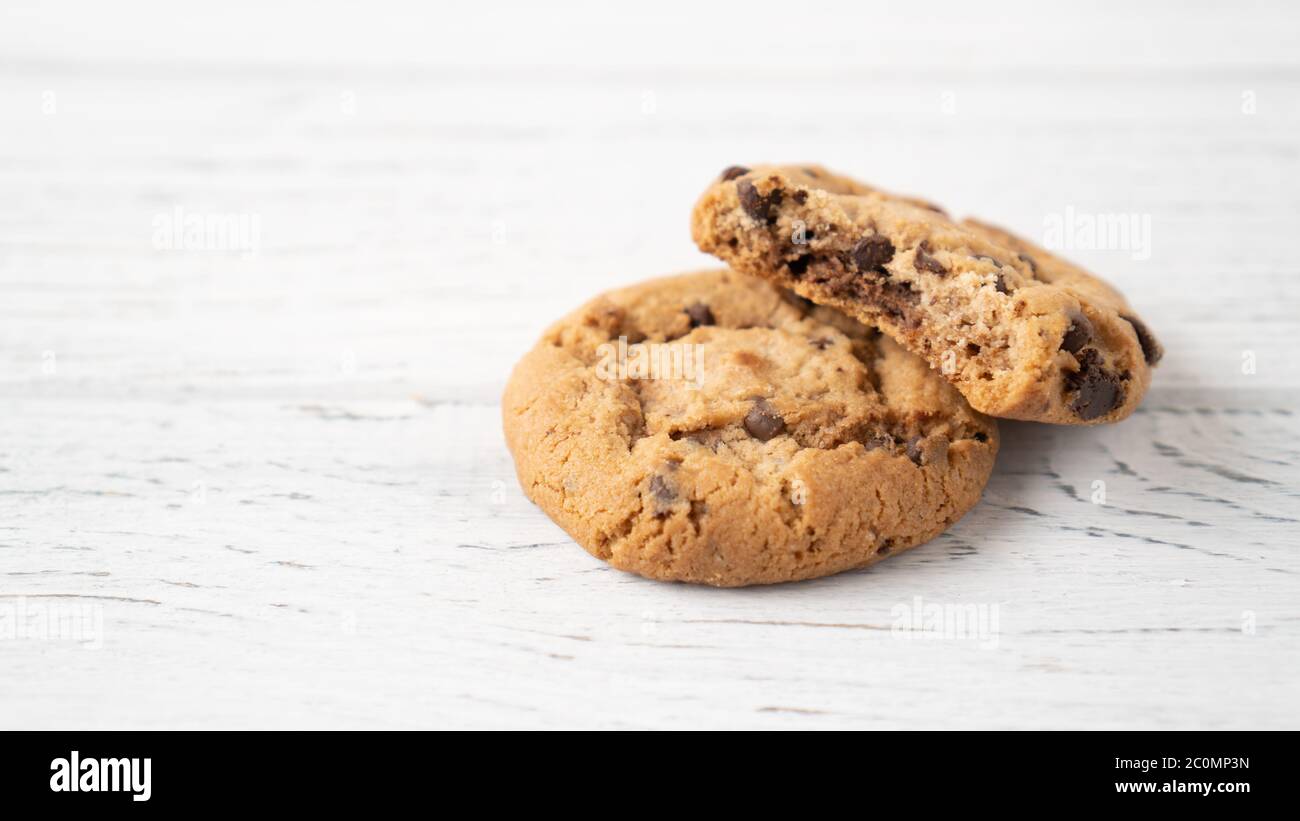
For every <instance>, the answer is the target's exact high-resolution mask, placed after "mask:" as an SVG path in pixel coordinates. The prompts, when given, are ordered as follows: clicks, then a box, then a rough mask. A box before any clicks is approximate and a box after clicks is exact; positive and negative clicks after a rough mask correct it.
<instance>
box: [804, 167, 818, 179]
mask: <svg viewBox="0 0 1300 821" xmlns="http://www.w3.org/2000/svg"><path fill="white" fill-rule="evenodd" d="M803 173H805V174H807V175H808V176H810V177H812V178H813V179H814V180H815V179H817V178H818V177H820V176H821V174H818V173H817V169H816V168H805V169H804V170H803Z"/></svg>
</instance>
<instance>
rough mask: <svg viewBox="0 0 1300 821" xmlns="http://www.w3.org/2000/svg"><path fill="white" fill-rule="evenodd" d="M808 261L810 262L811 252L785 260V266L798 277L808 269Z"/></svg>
mask: <svg viewBox="0 0 1300 821" xmlns="http://www.w3.org/2000/svg"><path fill="white" fill-rule="evenodd" d="M810 262H812V254H804V255H803V256H801V257H799V258H798V259H792V260H790V261H789V262H787V263H786V264H785V267H787V268H789V269H790V273H791V274H794V275H795V276H797V277H800V276H803V274H804V272H805V271H807V270H808V263H810Z"/></svg>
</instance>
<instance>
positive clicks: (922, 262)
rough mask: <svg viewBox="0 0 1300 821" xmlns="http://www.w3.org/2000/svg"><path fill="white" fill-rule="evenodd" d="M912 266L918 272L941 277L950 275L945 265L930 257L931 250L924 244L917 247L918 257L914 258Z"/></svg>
mask: <svg viewBox="0 0 1300 821" xmlns="http://www.w3.org/2000/svg"><path fill="white" fill-rule="evenodd" d="M912 265H913V267H915V268H916V270H918V271H929V272H930V273H932V274H938V275H939V276H947V274H948V269H947V268H945V267H943V263H941V262H940V261H939V260H937V259H935V258H934V257H932V256H930V251H929V248H927V247H926V244H925V243H924V242H923V243H921V244H920V245H918V246H916V255H915V256H914V257H913V260H912Z"/></svg>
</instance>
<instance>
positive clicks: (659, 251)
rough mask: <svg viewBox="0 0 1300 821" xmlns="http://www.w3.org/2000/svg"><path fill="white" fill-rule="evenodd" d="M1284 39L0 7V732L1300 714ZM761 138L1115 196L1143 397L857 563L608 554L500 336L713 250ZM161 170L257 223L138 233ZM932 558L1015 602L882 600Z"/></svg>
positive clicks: (1007, 189) (1080, 23)
mask: <svg viewBox="0 0 1300 821" xmlns="http://www.w3.org/2000/svg"><path fill="white" fill-rule="evenodd" d="M1298 33H1300V12H1297V11H1296V7H1295V5H1294V4H1288V3H1286V2H1277V3H1233V4H1222V5H1216V4H1212V3H1185V2H1173V1H1172V0H1170V1H1169V2H1159V3H1150V4H1137V3H1132V2H1115V3H1078V4H1069V5H1068V6H1065V7H1060V6H1058V4H1047V3H1033V2H1026V3H1018V4H997V3H987V2H985V3H959V2H937V3H936V2H931V3H925V4H907V3H890V4H870V3H863V2H852V3H821V4H813V5H809V4H797V3H782V4H762V3H756V2H747V3H743V4H737V5H734V6H731V7H729V8H728V7H724V6H722V5H720V4H711V3H700V2H691V3H664V2H655V3H638V4H633V5H629V6H627V7H625V8H619V7H618V6H617V5H616V4H610V3H591V4H582V5H575V6H556V5H553V4H544V3H523V2H520V3H514V4H509V5H501V4H470V3H456V4H446V5H445V6H443V7H441V8H439V7H437V6H436V5H435V4H430V3H411V4H403V5H395V4H389V3H376V2H372V3H366V4H339V5H338V6H334V5H331V4H322V3H306V2H304V3H299V4H293V5H279V4H272V3H267V2H237V3H221V4H212V5H204V6H200V7H192V8H182V7H181V6H180V5H178V4H174V3H164V2H152V3H144V2H128V3H112V4H108V3H94V2H85V3H67V2H48V0H45V1H43V2H14V0H10V1H9V2H6V3H5V4H4V8H3V10H2V11H0V726H3V727H6V728H15V727H37V728H42V727H71V728H78V727H114V728H117V727H220V728H228V727H571V726H581V727H681V728H691V727H771V728H793V727H801V728H837V727H865V728H897V727H961V728H965V727H1003V728H1005V727H1027V728H1038V727H1086V728H1101V727H1117V728H1143V727H1145V728H1193V727H1208V728H1227V727H1257V728H1268V727H1289V728H1297V727H1300V701H1298V700H1297V699H1296V698H1295V692H1296V691H1295V681H1296V677H1297V675H1300V653H1298V652H1297V651H1300V597H1298V595H1297V594H1298V593H1300V583H1298V576H1297V574H1300V557H1298V556H1297V548H1298V547H1300V537H1297V535H1296V534H1297V526H1298V525H1300V509H1298V508H1300V505H1298V504H1297V499H1298V497H1300V487H1298V486H1300V482H1297V465H1300V445H1298V444H1297V439H1298V438H1300V416H1298V415H1297V414H1300V409H1297V407H1296V406H1297V401H1296V400H1297V398H1300V364H1297V359H1296V357H1295V354H1294V346H1295V344H1296V341H1297V339H1298V338H1300V321H1298V320H1297V317H1298V316H1300V290H1298V284H1300V260H1298V259H1297V253H1296V250H1295V247H1296V237H1297V225H1298V218H1300V139H1297V138H1298V137H1300V62H1298V58H1297V56H1296V51H1295V43H1296V42H1297V34H1298ZM761 161H790V162H800V161H808V162H820V163H824V164H826V165H827V166H829V167H831V168H834V169H837V170H841V171H843V172H845V173H849V174H852V175H854V176H858V177H860V178H862V179H864V180H867V181H869V182H872V183H875V184H878V185H881V186H884V187H887V188H892V189H895V190H899V191H904V192H910V193H915V194H919V195H922V196H925V197H927V198H930V199H933V200H935V201H938V202H940V203H943V204H944V205H946V206H947V207H948V208H949V210H951V211H952V212H953V213H955V214H959V215H961V214H972V215H978V216H980V217H983V218H985V219H987V220H989V221H993V222H996V223H1001V224H1003V225H1006V226H1007V227H1009V228H1012V229H1014V230H1018V231H1020V232H1022V233H1024V234H1026V235H1028V236H1029V237H1031V238H1035V239H1042V237H1043V232H1044V226H1045V225H1046V223H1047V221H1048V220H1050V219H1051V218H1052V216H1053V215H1060V214H1064V213H1065V211H1066V209H1067V208H1072V209H1074V210H1075V211H1076V212H1078V213H1088V214H1097V213H1105V214H1129V213H1135V214H1139V215H1149V216H1150V218H1151V224H1152V236H1151V256H1150V259H1146V260H1139V259H1134V258H1133V257H1134V254H1133V253H1132V252H1131V251H1129V250H1124V249H1120V250H1107V249H1097V248H1093V249H1083V250H1076V251H1071V252H1069V255H1070V256H1072V257H1073V258H1075V259H1076V260H1077V261H1079V262H1081V263H1082V264H1084V265H1085V266H1087V267H1089V268H1092V269H1094V270H1096V271H1098V272H1100V273H1102V274H1103V275H1104V276H1106V277H1107V278H1108V279H1110V280H1111V281H1113V282H1114V283H1115V284H1116V285H1118V286H1119V287H1120V288H1121V289H1122V290H1123V291H1124V292H1125V293H1126V294H1127V295H1128V297H1129V298H1130V300H1131V301H1132V302H1133V304H1134V305H1135V306H1136V307H1137V309H1138V310H1139V311H1140V313H1141V314H1142V316H1144V317H1145V318H1146V319H1147V320H1148V321H1149V324H1150V325H1151V327H1152V328H1153V329H1154V330H1155V331H1156V333H1157V334H1158V335H1159V337H1160V338H1161V340H1162V341H1163V342H1164V343H1165V345H1166V347H1167V348H1168V354H1167V357H1166V359H1165V362H1164V363H1163V364H1162V365H1161V367H1160V368H1159V369H1158V371H1157V373H1156V378H1155V383H1154V386H1153V388H1152V391H1151V393H1150V395H1149V396H1148V399H1147V401H1146V403H1145V405H1144V406H1143V407H1142V409H1141V410H1139V412H1138V413H1137V414H1136V415H1134V416H1133V417H1132V418H1131V419H1129V420H1128V421H1126V422H1124V423H1122V424H1120V425H1116V426H1112V427H1106V428H1092V429H1086V430H1079V429H1060V428H1052V427H1044V426H1037V425H1032V424H1023V423H1007V424H1005V425H1003V432H1004V437H1003V438H1004V446H1003V452H1002V454H1001V456H1000V458H999V463H998V467H997V470H996V474H995V476H994V477H993V479H992V481H991V483H990V485H989V487H988V489H987V491H986V493H985V497H984V501H983V502H982V503H981V504H980V505H979V506H978V507H977V508H976V509H975V510H974V511H972V512H971V513H970V514H969V515H967V517H966V518H965V519H963V520H962V521H961V522H960V523H959V524H958V525H957V526H956V527H954V528H953V529H952V530H951V531H950V532H948V533H946V534H944V535H943V536H941V537H940V538H938V539H936V540H935V541H934V542H932V543H930V544H929V545H926V546H924V547H921V548H918V549H917V550H914V551H912V552H910V553H907V554H905V555H902V556H899V557H897V558H894V559H891V560H889V561H887V562H885V563H883V564H881V565H878V566H877V567H875V568H872V569H871V570H869V571H865V572H859V573H850V574H845V575H842V576H839V577H836V578H832V579H826V580H821V581H816V582H810V583H803V584H798V585H788V586H783V587H774V588H766V589H751V590H739V591H736V590H733V591H719V590H711V589H702V588H693V587H686V586H681V585H665V584H656V583H652V582H648V581H644V580H641V579H638V578H636V577H632V576H628V575H625V574H621V573H619V572H617V571H614V570H612V569H610V568H608V567H606V566H605V565H603V564H601V563H600V562H598V561H596V560H595V559H592V558H590V557H589V556H588V555H587V554H586V553H585V552H583V551H582V550H581V549H580V548H578V547H577V546H575V545H574V544H573V543H572V542H571V541H570V540H569V539H568V538H567V537H566V536H565V535H564V533H563V532H562V531H560V530H559V529H558V528H557V527H555V526H554V525H553V524H551V523H550V522H549V520H548V519H547V518H546V517H545V516H544V515H543V514H541V513H540V512H539V511H538V510H537V509H536V508H534V507H533V506H532V505H531V504H529V503H528V502H527V500H526V499H524V498H523V496H522V494H521V492H520V489H519V487H518V485H517V483H516V481H515V478H514V475H513V470H512V466H511V463H510V460H509V455H508V454H507V453H506V451H505V448H504V444H503V442H502V437H501V434H500V421H499V415H498V414H499V408H498V400H499V396H500V392H501V389H502V387H503V385H504V381H505V379H506V376H507V374H508V372H509V369H510V367H511V365H512V364H513V363H514V361H515V360H516V359H517V358H518V357H519V356H520V355H522V353H523V352H524V351H525V350H526V349H527V348H528V347H529V346H530V345H531V344H532V342H533V341H534V340H535V339H536V337H537V335H538V334H539V333H540V331H541V330H542V329H543V327H544V326H545V325H547V324H549V323H550V322H551V321H552V320H553V319H555V318H557V317H558V316H560V315H561V314H563V313H564V312H566V311H568V310H570V309H572V308H573V307H575V306H576V305H578V304H579V303H581V302H583V301H585V300H586V299H587V298H589V297H590V296H592V295H593V294H594V293H596V292H598V291H600V290H603V289H605V288H608V287H612V286H616V285H622V284H627V283H631V282H634V281H637V280H639V279H643V278H646V277H649V276H656V275H661V274H666V273H672V272H675V271H681V270H689V269H692V268H700V267H706V266H709V265H710V263H709V261H708V259H707V258H706V257H704V256H703V255H701V254H700V253H699V252H697V251H696V250H695V249H694V247H693V246H692V244H691V242H690V239H689V235H688V230H687V220H688V214H689V210H690V207H691V204H692V202H693V201H694V198H695V197H696V196H697V195H698V193H699V191H700V190H701V189H702V188H703V187H704V186H705V185H706V184H707V183H708V182H709V180H711V179H712V178H713V177H714V176H715V175H716V174H717V173H718V171H719V170H720V169H721V168H723V167H725V166H727V165H730V164H733V163H752V162H761ZM176 208H180V209H182V210H183V213H190V214H234V215H242V216H244V217H248V218H255V219H256V220H257V223H258V225H259V228H260V233H259V236H258V240H259V242H258V247H257V249H256V252H255V253H251V254H242V253H231V252H226V251H220V250H205V249H204V248H202V247H198V248H193V247H191V248H186V249H181V250H164V249H160V248H158V247H157V245H156V243H155V237H154V233H155V223H156V221H157V220H158V219H163V220H166V219H168V218H169V216H168V215H172V214H174V213H176V212H175V209H176ZM1250 365H1253V372H1249V371H1251V370H1252V367H1249V366H1250ZM1097 482H1102V483H1104V488H1105V497H1106V498H1105V502H1106V503H1105V504H1095V503H1094V501H1093V499H1094V493H1095V491H1094V488H1097V487H1100V486H1099V485H1097V484H1096V483H1097ZM916 597H920V599H919V601H920V602H921V606H922V607H925V606H926V605H938V606H948V607H950V608H951V607H964V606H968V605H971V606H974V607H975V608H977V609H978V610H979V612H982V613H984V614H986V615H990V616H991V615H992V614H996V618H997V632H996V633H995V634H993V635H992V640H985V641H980V640H977V639H972V638H962V637H954V638H934V637H927V636H926V635H924V634H922V633H916V632H909V631H906V630H903V631H900V630H896V629H894V626H895V621H896V618H897V617H898V615H899V614H900V613H905V614H910V613H911V612H912V611H913V610H914V609H915V608H916V606H917V604H916V603H917V601H918V600H917V598H916ZM59 618H63V619H65V620H67V621H68V623H69V625H70V627H69V630H71V629H72V628H80V629H81V635H80V638H81V640H80V641H79V640H76V639H75V638H69V637H62V638H61V637H60V636H59V635H58V631H54V632H53V634H51V633H50V632H49V631H45V632H43V631H42V627H41V625H42V624H47V623H48V621H49V620H51V619H53V620H57V619H59Z"/></svg>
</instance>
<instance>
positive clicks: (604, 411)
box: [502, 271, 998, 586]
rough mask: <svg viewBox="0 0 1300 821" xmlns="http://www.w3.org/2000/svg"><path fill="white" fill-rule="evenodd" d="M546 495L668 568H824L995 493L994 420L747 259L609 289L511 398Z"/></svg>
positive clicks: (574, 526)
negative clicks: (991, 485) (729, 267)
mask: <svg viewBox="0 0 1300 821" xmlns="http://www.w3.org/2000/svg"><path fill="white" fill-rule="evenodd" d="M502 416H503V422H504V428H505V434H506V442H507V444H508V445H509V447H510V451H511V453H512V454H513V456H514V460H515V466H516V470H517V472H518V475H519V480H520V483H521V484H522V486H523V488H524V490H525V492H526V493H527V494H528V497H529V498H530V499H532V500H533V501H534V502H535V503H536V504H537V505H538V506H540V507H541V508H542V509H543V510H544V511H545V512H546V513H547V514H548V515H549V516H550V517H551V518H552V519H553V520H555V522H556V523H558V524H559V525H560V526H561V527H563V528H564V529H565V530H566V531H567V532H568V533H569V534H570V535H571V536H572V537H573V538H574V539H575V540H576V541H577V542H578V543H579V544H581V545H582V546H583V547H584V548H586V549H587V551H588V552H590V553H591V554H593V555H594V556H597V557H598V558H601V559H604V560H606V561H608V562H609V563H610V564H612V565H614V566H615V567H618V568H619V569H622V570H628V571H632V572H635V573H639V574H641V575H643V576H647V577H650V578H654V579H663V580H677V581H686V582H697V583H703V584H711V585H717V586H739V585H747V584H764V583H773V582H783V581H792V580H797V579H808V578H815V577H818V576H825V575H828V574H831V573H837V572H840V571H843V570H848V569H851V568H855V567H861V566H864V565H867V564H870V563H872V562H874V561H876V560H878V559H880V558H883V557H885V556H887V555H892V554H894V553H898V552H901V551H902V550H904V549H906V548H909V547H912V546H915V545H917V544H920V543H922V542H924V541H926V540H928V539H931V538H933V537H934V536H936V535H938V534H939V533H941V532H942V531H943V530H944V529H945V528H947V527H948V526H950V525H951V524H952V523H953V522H955V521H956V520H957V519H958V518H960V517H961V516H962V514H964V513H965V512H966V511H967V510H968V509H969V508H970V507H971V506H972V505H974V504H975V502H976V501H977V500H978V499H979V496H980V493H981V491H982V489H983V487H984V484H985V482H986V481H987V480H988V476H989V473H990V472H991V470H992V467H993V461H994V457H995V455H996V452H997V442H998V440H997V428H996V426H995V424H994V422H993V421H992V420H991V419H989V418H987V417H985V416H983V415H981V414H979V413H976V412H975V411H973V410H972V409H971V408H970V406H969V405H968V404H967V403H966V402H965V400H963V399H962V398H961V396H960V394H958V393H957V391H956V390H955V389H953V387H952V386H951V385H949V384H947V383H946V382H945V381H944V380H942V379H940V378H939V377H938V376H937V375H935V374H934V373H932V372H931V371H930V370H929V368H928V367H927V366H926V364H925V363H924V362H923V361H922V360H921V359H920V358H918V357H916V356H914V355H912V354H910V353H908V352H907V351H905V350H903V349H902V348H901V347H900V346H899V345H897V344H896V343H894V342H893V341H892V340H890V339H889V338H888V337H885V336H883V335H881V334H880V333H879V332H878V331H876V330H874V329H872V328H869V327H867V326H865V325H863V324H861V323H859V322H857V321H856V320H853V319H851V318H849V317H848V316H845V315H844V314H842V313H840V312H838V311H835V310H833V309H830V308H825V307H821V306H816V305H813V304H812V303H810V302H808V301H807V300H805V299H802V298H800V297H798V296H797V295H795V294H793V293H791V292H789V291H785V290H783V289H780V288H777V287H775V286H773V285H772V284H770V283H768V282H766V281H763V280H760V279H756V278H753V277H748V276H745V275H742V274H738V273H736V272H733V271H712V272H706V273H699V274H687V275H683V276H677V277H670V278H666V279H660V280H654V281H651V282H647V283H643V284H641V285H637V286H633V287H630V288H625V289H622V290H618V291H613V292H610V293H608V294H605V295H602V296H600V297H597V298H596V299H594V300H592V301H591V302H589V303H588V304H586V305H585V306H583V307H582V308H580V309H578V310H577V311H575V312H574V313H572V314H570V315H569V316H568V317H566V318H565V319H563V320H561V321H560V322H558V323H556V324H555V325H554V326H552V327H551V328H550V329H549V330H547V331H546V333H545V334H544V335H543V337H542V339H541V340H540V341H539V342H538V344H537V346H536V347H535V348H534V349H533V350H532V351H531V352H529V353H528V354H527V355H526V356H525V357H524V358H523V360H522V361H520V363H519V364H518V365H517V366H516V367H515V370H514V373H513V374H512V376H511V378H510V381H509V383H508V385H507V387H506V391H505V396H504V398H503V402H502Z"/></svg>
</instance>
